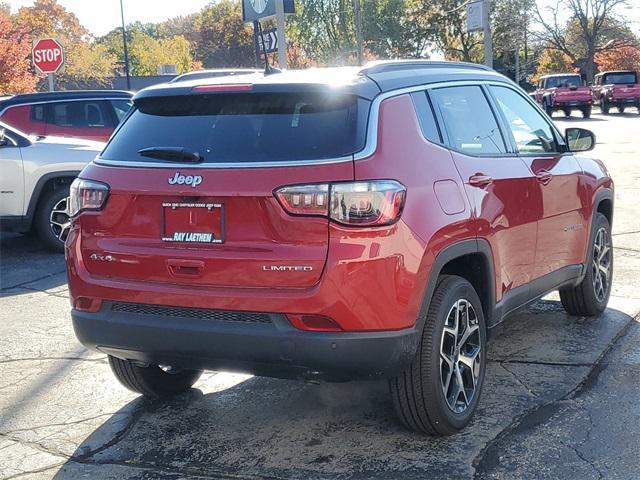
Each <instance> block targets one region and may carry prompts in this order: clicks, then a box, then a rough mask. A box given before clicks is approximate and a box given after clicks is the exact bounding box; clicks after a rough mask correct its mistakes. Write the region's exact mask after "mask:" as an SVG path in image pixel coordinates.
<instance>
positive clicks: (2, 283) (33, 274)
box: [0, 232, 67, 296]
mask: <svg viewBox="0 0 640 480" xmlns="http://www.w3.org/2000/svg"><path fill="white" fill-rule="evenodd" d="M66 283H67V276H66V270H65V263H64V255H63V254H62V253H53V252H49V251H47V250H46V249H45V248H44V247H43V246H42V244H41V242H40V240H39V239H38V237H37V236H35V235H21V234H18V233H7V232H1V233H0V296H11V295H20V294H25V293H32V292H33V291H34V290H52V289H57V288H58V287H62V286H64V285H65V284H66Z"/></svg>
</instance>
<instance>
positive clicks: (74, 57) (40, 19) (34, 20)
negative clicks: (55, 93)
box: [17, 0, 115, 88]
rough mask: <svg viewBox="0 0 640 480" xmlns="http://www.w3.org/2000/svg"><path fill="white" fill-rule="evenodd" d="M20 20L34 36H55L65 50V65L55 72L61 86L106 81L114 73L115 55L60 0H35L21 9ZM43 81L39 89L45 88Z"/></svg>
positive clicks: (32, 36) (67, 86) (18, 17)
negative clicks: (29, 5)
mask: <svg viewBox="0 0 640 480" xmlns="http://www.w3.org/2000/svg"><path fill="white" fill-rule="evenodd" d="M17 21H20V22H23V23H24V24H25V25H27V26H28V31H29V35H30V37H31V38H33V39H37V38H42V37H49V36H51V37H55V38H57V39H59V40H60V41H61V42H62V44H63V46H64V49H65V68H64V71H63V72H60V73H57V74H56V84H57V87H58V88H76V87H78V86H79V85H80V86H81V85H82V84H83V82H85V81H92V80H93V82H98V83H104V81H105V77H107V76H109V75H111V73H112V71H113V63H114V60H115V58H114V57H113V56H111V55H109V54H108V53H107V51H106V50H104V49H103V48H102V47H100V46H99V45H96V44H95V43H94V40H93V37H92V36H91V35H90V34H89V31H88V30H87V29H86V28H85V27H83V26H82V25H81V24H80V21H79V20H78V18H77V17H76V16H75V15H74V14H73V13H71V12H69V11H67V10H66V9H65V8H64V7H63V6H61V5H60V4H59V3H58V2H57V0H36V1H35V2H34V4H33V6H31V7H23V8H21V9H20V10H19V11H18V14H17ZM45 84H46V83H45V82H41V84H40V88H46V87H45Z"/></svg>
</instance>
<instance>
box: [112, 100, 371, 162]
mask: <svg viewBox="0 0 640 480" xmlns="http://www.w3.org/2000/svg"><path fill="white" fill-rule="evenodd" d="M369 105H370V102H368V101H366V100H363V99H361V98H359V97H356V96H352V95H341V94H336V93H308V92H307V93H287V94H282V93H234V94H217V95H216V94H214V95H191V96H180V97H164V98H149V99H141V100H140V101H138V102H136V107H137V108H136V110H135V111H134V112H133V113H132V114H131V115H130V116H129V117H128V118H127V120H126V121H125V122H124V124H123V125H122V127H121V128H120V130H119V131H118V133H117V134H116V135H115V136H114V137H113V139H112V140H111V142H110V143H109V144H108V145H107V147H106V149H105V150H104V152H103V153H102V155H101V157H102V158H104V159H107V160H122V161H137V162H158V161H160V162H161V161H162V160H158V159H155V158H149V157H144V156H142V155H140V154H139V153H138V152H139V151H140V150H141V149H145V148H150V147H179V148H184V149H185V150H189V151H191V152H194V153H198V154H199V155H200V156H201V157H203V158H204V160H203V162H204V163H231V162H233V163H238V162H285V161H287V162H291V161H303V160H318V159H327V158H337V157H342V156H345V155H350V154H353V153H355V152H357V151H359V150H361V149H362V148H364V143H365V136H366V122H367V117H368V113H369Z"/></svg>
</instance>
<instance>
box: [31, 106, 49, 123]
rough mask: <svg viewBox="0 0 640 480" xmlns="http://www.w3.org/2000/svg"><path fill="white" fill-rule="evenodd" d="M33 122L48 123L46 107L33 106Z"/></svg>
mask: <svg viewBox="0 0 640 480" xmlns="http://www.w3.org/2000/svg"><path fill="white" fill-rule="evenodd" d="M31 121H32V122H40V123H44V122H45V121H46V118H45V113H44V105H40V104H36V105H32V106H31Z"/></svg>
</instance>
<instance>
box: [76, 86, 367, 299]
mask: <svg viewBox="0 0 640 480" xmlns="http://www.w3.org/2000/svg"><path fill="white" fill-rule="evenodd" d="M235 88H239V87H231V90H232V91H224V92H218V91H216V92H215V93H199V94H191V95H186V96H185V95H181V96H173V97H171V96H169V97H166V96H165V97H149V98H144V97H143V98H141V99H139V100H136V103H135V110H134V111H133V112H132V114H131V115H130V116H129V117H128V118H127V120H126V121H125V122H124V124H123V125H122V127H121V128H120V129H119V130H118V131H117V133H116V134H115V136H114V137H113V138H112V140H111V142H110V143H109V144H108V145H107V147H106V149H105V150H104V152H103V153H102V155H101V157H100V158H99V159H98V160H97V161H96V164H94V165H92V166H91V167H90V168H89V169H88V170H86V171H85V172H84V173H83V177H87V178H91V179H93V180H98V181H102V182H104V183H107V184H108V185H109V187H110V193H109V198H108V200H107V202H106V204H105V206H104V208H103V210H102V211H101V212H97V213H87V214H85V215H82V216H81V219H80V224H81V235H82V241H81V250H82V256H83V260H84V263H85V265H86V268H87V270H88V271H89V273H90V274H92V275H94V276H100V277H108V278H113V279H128V280H140V281H145V282H159V283H171V284H188V285H202V286H226V287H253V288H255V287H269V288H304V287H309V286H312V285H314V284H315V283H317V282H318V280H319V279H320V276H321V275H322V271H323V268H324V264H325V261H326V257H327V250H328V236H329V232H328V230H329V226H328V220H327V219H326V218H324V217H313V216H309V217H300V216H291V215H289V214H287V213H286V212H285V211H284V209H283V208H282V207H281V205H280V204H279V203H278V201H277V200H276V198H275V197H274V195H273V191H274V190H275V189H277V188H279V187H282V186H285V185H295V184H313V183H322V182H332V181H352V180H353V153H354V152H356V151H359V150H361V149H362V148H363V147H364V142H365V130H366V121H367V116H368V111H369V106H370V102H369V101H368V100H365V99H362V98H360V97H357V96H355V95H352V94H339V93H336V92H335V91H331V92H329V91H324V92H320V91H307V92H304V91H297V92H285V93H277V92H271V93H264V92H263V93H258V92H251V91H246V92H245V91H233V90H235ZM247 88H248V89H250V87H247ZM301 201H311V202H315V201H316V199H315V198H311V199H304V198H303V199H301Z"/></svg>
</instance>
